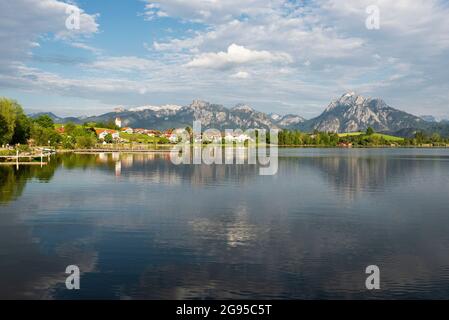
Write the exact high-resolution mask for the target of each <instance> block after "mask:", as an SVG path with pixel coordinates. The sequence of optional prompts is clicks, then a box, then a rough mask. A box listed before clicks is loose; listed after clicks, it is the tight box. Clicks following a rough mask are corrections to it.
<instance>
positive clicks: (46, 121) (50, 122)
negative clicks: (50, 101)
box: [34, 114, 55, 129]
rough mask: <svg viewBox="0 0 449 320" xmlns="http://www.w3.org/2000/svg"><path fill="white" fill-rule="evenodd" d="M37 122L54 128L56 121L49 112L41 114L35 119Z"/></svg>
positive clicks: (44, 126)
mask: <svg viewBox="0 0 449 320" xmlns="http://www.w3.org/2000/svg"><path fill="white" fill-rule="evenodd" d="M34 122H35V123H37V124H38V125H40V126H41V127H43V128H47V129H50V128H51V129H52V128H54V127H55V123H54V122H53V119H52V118H51V117H50V116H49V115H47V114H43V115H41V116H39V117H38V118H37V119H35V120H34Z"/></svg>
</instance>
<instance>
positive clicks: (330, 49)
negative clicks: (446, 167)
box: [0, 0, 449, 118]
mask: <svg viewBox="0 0 449 320" xmlns="http://www.w3.org/2000/svg"><path fill="white" fill-rule="evenodd" d="M76 12H79V28H78V26H76V27H73V26H74V25H75V24H73V22H74V21H75V20H73V16H71V14H73V13H76ZM448 17H449V1H448V0H396V1H390V0H345V1H341V0H316V1H310V0H304V1H299V0H298V1H295V0H271V1H270V0H189V1H185V0H163V1H152V0H114V1H110V0H77V1H62V0H14V1H9V0H0V41H1V47H0V96H6V97H9V98H13V99H15V100H17V101H18V102H19V103H20V104H21V105H22V106H23V107H24V108H25V110H26V111H27V112H37V111H51V112H54V113H55V114H57V115H59V116H69V115H73V116H80V115H94V114H101V113H104V112H108V111H112V110H113V109H114V108H116V107H118V106H122V107H125V108H131V107H137V106H142V105H164V104H178V105H188V104H190V103H191V101H192V100H194V99H202V100H206V101H209V102H211V103H217V104H223V105H225V106H227V107H232V106H234V105H236V104H238V103H246V104H249V105H251V106H252V107H253V108H255V109H257V110H260V111H264V112H267V113H270V112H274V113H279V114H299V115H301V116H303V117H305V118H312V117H314V116H317V115H319V114H320V113H321V112H322V111H323V110H324V108H325V107H326V106H327V105H328V104H329V103H330V101H331V100H332V99H335V98H338V97H339V96H341V95H342V94H344V93H345V92H347V91H355V92H357V93H359V94H362V95H364V96H368V97H378V98H382V99H384V100H385V101H386V102H387V103H388V104H389V105H390V106H392V107H395V108H398V109H401V110H404V111H407V112H410V113H414V114H417V115H434V116H437V117H440V118H447V117H449V19H448Z"/></svg>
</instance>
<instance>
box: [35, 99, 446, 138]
mask: <svg viewBox="0 0 449 320" xmlns="http://www.w3.org/2000/svg"><path fill="white" fill-rule="evenodd" d="M42 114H47V115H49V116H50V117H51V118H52V119H53V120H54V121H55V122H56V123H66V122H69V121H70V122H74V123H85V122H107V121H110V120H114V119H116V118H117V117H119V118H121V120H122V126H127V127H133V128H149V129H158V130H165V129H168V128H180V127H186V126H192V123H193V121H195V120H199V121H201V124H202V127H203V129H206V128H215V129H219V130H224V129H237V128H240V129H249V128H264V129H269V128H275V129H297V130H301V131H306V132H312V131H315V130H318V131H327V132H357V131H364V130H366V129H367V128H368V127H372V128H373V129H374V130H375V131H376V132H385V133H390V134H397V135H401V136H411V135H413V134H414V133H415V132H416V131H417V130H422V131H425V132H427V133H433V132H438V133H440V134H442V135H449V123H447V122H444V121H442V122H435V121H434V118H432V117H429V116H425V117H424V116H423V117H418V116H415V115H412V114H409V113H406V112H404V111H400V110H397V109H394V108H392V107H390V106H389V105H387V104H386V103H385V102H384V101H383V100H382V99H377V98H365V97H363V96H361V95H358V94H356V93H354V92H347V93H345V94H344V95H342V96H341V97H340V98H338V99H335V100H334V101H332V102H331V103H330V104H329V105H328V107H327V108H326V109H325V110H324V112H323V113H322V114H321V115H319V116H318V117H316V118H313V119H310V120H306V119H304V118H303V117H301V116H299V115H294V114H288V115H284V116H282V115H279V114H275V113H271V114H266V113H264V112H260V111H257V110H255V109H253V108H252V107H250V106H248V105H246V104H238V105H236V106H235V107H233V108H226V107H224V106H222V105H219V104H212V103H209V102H205V101H201V100H194V101H193V102H192V103H191V104H190V105H188V106H178V105H164V106H141V107H137V108H132V109H128V110H125V109H123V108H118V109H116V110H115V111H113V112H109V113H105V114H102V115H99V116H92V117H81V118H76V117H70V118H60V117H58V116H56V115H55V114H53V113H37V114H32V115H31V116H32V117H37V116H39V115H42Z"/></svg>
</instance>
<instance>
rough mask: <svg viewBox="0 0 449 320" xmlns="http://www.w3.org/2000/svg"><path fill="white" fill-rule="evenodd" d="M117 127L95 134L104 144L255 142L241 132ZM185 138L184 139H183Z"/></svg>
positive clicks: (103, 129)
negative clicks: (137, 142) (202, 131)
mask: <svg viewBox="0 0 449 320" xmlns="http://www.w3.org/2000/svg"><path fill="white" fill-rule="evenodd" d="M114 123H115V125H116V127H117V128H119V130H114V129H105V128H96V129H95V133H96V135H97V137H98V139H99V140H100V141H101V142H102V143H103V144H108V143H119V142H130V141H134V140H135V141H139V142H142V141H145V142H153V143H156V142H157V143H160V144H167V143H168V144H177V143H180V142H185V143H191V142H193V143H205V144H208V143H215V144H221V143H237V144H242V143H245V142H247V141H249V142H255V141H254V140H255V139H254V137H251V136H250V135H248V134H246V133H243V132H242V131H241V130H236V131H232V132H226V133H225V134H224V133H221V132H220V131H218V130H208V131H206V132H204V133H202V134H200V135H193V134H192V131H191V128H189V127H188V128H171V129H167V130H164V131H160V130H154V129H145V128H131V127H126V126H125V127H124V126H123V122H122V119H121V118H119V117H117V118H115V122H114ZM59 131H60V133H63V131H64V126H61V127H60V128H59ZM183 138H184V139H183Z"/></svg>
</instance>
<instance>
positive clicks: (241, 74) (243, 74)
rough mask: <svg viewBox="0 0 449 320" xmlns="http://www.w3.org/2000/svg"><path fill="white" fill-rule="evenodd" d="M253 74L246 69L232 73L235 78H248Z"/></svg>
mask: <svg viewBox="0 0 449 320" xmlns="http://www.w3.org/2000/svg"><path fill="white" fill-rule="evenodd" d="M250 76H251V75H250V74H249V73H248V72H246V71H239V72H237V73H234V74H232V75H231V78H233V79H248V78H249V77H250Z"/></svg>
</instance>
